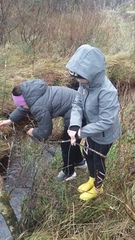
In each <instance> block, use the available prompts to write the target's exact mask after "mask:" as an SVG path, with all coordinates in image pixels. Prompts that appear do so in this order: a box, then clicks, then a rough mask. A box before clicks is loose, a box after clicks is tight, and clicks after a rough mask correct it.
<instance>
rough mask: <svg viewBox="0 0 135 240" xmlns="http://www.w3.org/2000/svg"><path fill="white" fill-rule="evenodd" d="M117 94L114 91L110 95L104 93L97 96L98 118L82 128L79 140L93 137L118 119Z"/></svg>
mask: <svg viewBox="0 0 135 240" xmlns="http://www.w3.org/2000/svg"><path fill="white" fill-rule="evenodd" d="M119 108H120V107H119V101H118V94H117V92H116V91H114V92H113V93H112V91H110V92H104V93H102V92H101V94H100V96H99V117H98V121H96V122H93V123H89V124H87V125H85V126H84V127H82V129H81V138H84V137H88V136H91V137H92V136H94V135H95V134H98V133H101V132H104V131H105V130H107V129H109V128H110V127H112V126H113V125H114V123H115V121H116V119H117V117H118V112H119Z"/></svg>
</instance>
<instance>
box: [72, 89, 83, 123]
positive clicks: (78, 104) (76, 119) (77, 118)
mask: <svg viewBox="0 0 135 240" xmlns="http://www.w3.org/2000/svg"><path fill="white" fill-rule="evenodd" d="M82 119H83V108H82V101H81V88H80V87H79V89H78V91H77V94H76V97H75V101H74V103H73V104H72V110H71V117H70V126H69V127H71V126H78V127H81V126H82Z"/></svg>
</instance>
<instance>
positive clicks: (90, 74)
mask: <svg viewBox="0 0 135 240" xmlns="http://www.w3.org/2000/svg"><path fill="white" fill-rule="evenodd" d="M66 68H67V69H68V70H69V71H72V72H74V73H76V74H78V75H80V76H82V77H83V78H85V79H87V80H88V83H87V84H80V85H79V89H78V92H77V95H76V99H75V102H74V104H73V108H72V112H71V120H70V126H79V127H80V128H81V126H82V116H83V114H84V116H85V118H86V123H87V124H86V125H85V126H84V127H82V128H81V138H85V137H91V138H92V139H93V140H94V141H95V142H97V143H99V144H110V143H113V142H114V141H115V140H116V139H118V138H119V137H120V135H121V130H120V122H119V117H118V113H119V108H120V106H119V101H118V93H117V90H116V88H115V87H114V86H113V84H112V83H111V82H110V80H109V79H108V78H107V77H106V76H105V69H106V66H105V59H104V55H103V53H102V52H101V51H100V50H99V49H97V48H95V47H91V46H90V45H88V44H84V45H82V46H81V47H79V48H78V49H77V51H76V52H75V53H74V55H73V56H72V57H71V59H70V60H69V61H68V63H67V65H66Z"/></svg>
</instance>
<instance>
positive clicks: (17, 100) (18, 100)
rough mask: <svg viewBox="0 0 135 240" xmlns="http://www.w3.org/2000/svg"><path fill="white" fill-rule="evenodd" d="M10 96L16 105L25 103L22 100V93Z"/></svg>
mask: <svg viewBox="0 0 135 240" xmlns="http://www.w3.org/2000/svg"><path fill="white" fill-rule="evenodd" d="M12 98H13V101H14V103H15V105H17V106H23V105H26V102H25V100H24V97H23V95H20V96H14V95H12Z"/></svg>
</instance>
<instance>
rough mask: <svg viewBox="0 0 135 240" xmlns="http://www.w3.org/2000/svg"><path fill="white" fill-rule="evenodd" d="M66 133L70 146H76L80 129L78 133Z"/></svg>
mask: <svg viewBox="0 0 135 240" xmlns="http://www.w3.org/2000/svg"><path fill="white" fill-rule="evenodd" d="M67 133H68V135H69V136H70V138H71V145H73V146H76V140H77V139H78V137H79V136H80V129H79V130H78V132H76V131H73V130H68V131H67Z"/></svg>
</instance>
